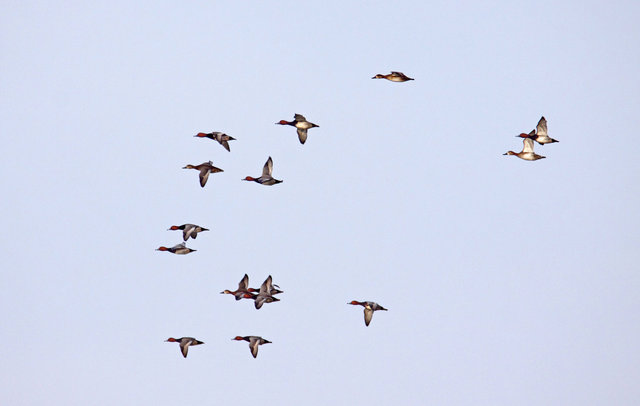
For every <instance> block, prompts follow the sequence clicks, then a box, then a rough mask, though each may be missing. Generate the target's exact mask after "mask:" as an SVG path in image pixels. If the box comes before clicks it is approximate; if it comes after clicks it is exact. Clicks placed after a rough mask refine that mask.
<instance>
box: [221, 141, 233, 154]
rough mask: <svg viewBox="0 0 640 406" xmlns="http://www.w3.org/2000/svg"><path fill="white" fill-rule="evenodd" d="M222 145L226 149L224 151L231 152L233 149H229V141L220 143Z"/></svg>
mask: <svg viewBox="0 0 640 406" xmlns="http://www.w3.org/2000/svg"><path fill="white" fill-rule="evenodd" d="M220 144H221V145H222V146H223V147H224V149H226V150H227V151H229V152H231V148H229V143H228V142H227V140H222V141H220Z"/></svg>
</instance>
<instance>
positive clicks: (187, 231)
mask: <svg viewBox="0 0 640 406" xmlns="http://www.w3.org/2000/svg"><path fill="white" fill-rule="evenodd" d="M195 230H196V226H194V225H193V224H186V225H185V227H184V230H183V231H182V238H183V239H184V240H185V241H187V240H188V239H189V237H191V238H196V237H195V235H192V234H196V232H195Z"/></svg>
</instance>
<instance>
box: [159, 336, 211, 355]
mask: <svg viewBox="0 0 640 406" xmlns="http://www.w3.org/2000/svg"><path fill="white" fill-rule="evenodd" d="M165 342H166V343H180V351H181V352H182V356H183V357H185V358H187V353H188V352H189V346H190V345H200V344H204V342H202V341H198V340H196V339H195V338H193V337H181V338H173V337H169V338H168V339H166V340H165Z"/></svg>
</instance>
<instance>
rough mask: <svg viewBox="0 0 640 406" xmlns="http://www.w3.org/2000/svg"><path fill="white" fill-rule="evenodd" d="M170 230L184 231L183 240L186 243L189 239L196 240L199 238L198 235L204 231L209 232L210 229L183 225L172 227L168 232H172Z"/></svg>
mask: <svg viewBox="0 0 640 406" xmlns="http://www.w3.org/2000/svg"><path fill="white" fill-rule="evenodd" d="M170 230H182V238H183V239H184V241H187V240H188V239H189V237H191V238H193V239H194V240H195V239H196V237H198V233H201V232H203V231H209V229H208V228H204V227H200V226H197V225H195V224H183V225H181V226H171V228H170V229H169V230H167V231H170Z"/></svg>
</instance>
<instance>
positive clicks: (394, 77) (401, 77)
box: [371, 71, 415, 82]
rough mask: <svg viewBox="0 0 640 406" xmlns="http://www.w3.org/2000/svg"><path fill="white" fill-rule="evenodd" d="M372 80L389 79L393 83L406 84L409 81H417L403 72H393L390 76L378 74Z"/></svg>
mask: <svg viewBox="0 0 640 406" xmlns="http://www.w3.org/2000/svg"><path fill="white" fill-rule="evenodd" d="M371 79H387V80H390V81H392V82H406V81H408V80H415V79H413V78H410V77H409V76H407V75H405V74H404V73H402V72H395V71H391V73H390V74H388V75H382V74H380V73H378V74H377V75H375V76H374V77H372V78H371Z"/></svg>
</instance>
